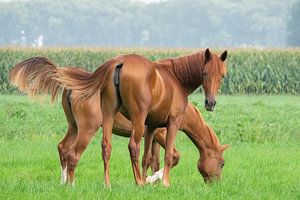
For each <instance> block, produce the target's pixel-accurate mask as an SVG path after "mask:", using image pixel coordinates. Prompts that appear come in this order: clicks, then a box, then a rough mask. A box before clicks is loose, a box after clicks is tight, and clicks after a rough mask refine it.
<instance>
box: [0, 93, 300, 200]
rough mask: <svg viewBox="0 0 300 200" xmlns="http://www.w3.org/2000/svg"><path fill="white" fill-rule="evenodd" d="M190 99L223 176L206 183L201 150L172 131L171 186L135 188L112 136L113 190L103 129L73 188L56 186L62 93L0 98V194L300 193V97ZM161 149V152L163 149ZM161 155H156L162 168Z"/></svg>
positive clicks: (119, 142) (122, 148) (119, 141)
mask: <svg viewBox="0 0 300 200" xmlns="http://www.w3.org/2000/svg"><path fill="white" fill-rule="evenodd" d="M190 100H191V101H192V102H193V103H194V104H195V105H196V106H197V107H198V108H199V109H200V111H201V113H202V115H203V116H204V118H205V120H206V122H207V123H208V124H210V125H211V126H212V127H213V129H214V130H215V132H216V134H217V135H218V137H219V140H220V142H221V143H229V144H231V147H230V149H229V150H227V151H226V152H225V167H224V170H223V180H222V181H221V182H219V183H215V184H211V185H205V184H204V181H203V179H202V177H201V176H200V174H199V172H198V169H197V160H198V157H199V153H198V151H197V149H196V148H195V147H194V145H193V144H192V142H191V141H190V140H189V139H188V138H187V137H186V136H185V135H184V134H183V133H178V134H177V140H176V146H177V149H178V150H179V151H180V153H181V159H180V161H179V164H178V166H176V167H175V168H174V169H173V170H171V187H170V188H164V187H163V186H162V185H161V184H156V185H146V186H144V187H138V186H136V185H135V183H134V180H133V174H132V169H131V165H130V158H129V152H128V148H127V144H128V138H121V137H118V136H113V150H112V157H111V164H110V168H111V171H110V174H111V182H112V187H111V189H105V188H104V187H103V162H102V159H101V145H100V141H101V132H100V131H99V132H98V134H97V136H96V137H95V138H94V139H93V140H92V142H91V144H90V145H89V147H88V148H87V150H86V151H85V152H84V154H83V156H82V158H81V160H80V162H79V165H78V167H77V171H76V184H75V187H71V186H62V185H60V165H59V159H58V153H57V149H56V145H57V143H58V142H59V141H60V139H61V138H62V137H63V136H64V134H65V131H66V122H65V117H64V114H63V110H62V107H61V105H60V99H59V100H58V101H57V102H56V103H55V104H54V105H53V106H50V105H49V101H48V100H41V99H35V100H32V99H30V98H28V97H27V96H16V95H1V97H0V128H1V129H0V199H100V198H104V199H158V198H159V199H299V198H300V167H299V166H300V145H299V141H300V118H299V116H300V97H299V96H289V95H282V96H251V95H250V96H246V95H242V96H226V95H221V96H219V97H218V99H217V100H218V104H217V106H216V110H215V112H213V113H209V112H206V111H205V109H204V103H203V101H204V97H203V96H202V95H200V94H198V93H196V94H193V95H191V96H190ZM161 155H163V151H161ZM162 165H163V157H161V166H162Z"/></svg>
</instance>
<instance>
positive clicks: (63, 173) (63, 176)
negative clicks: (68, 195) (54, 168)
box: [60, 167, 68, 184]
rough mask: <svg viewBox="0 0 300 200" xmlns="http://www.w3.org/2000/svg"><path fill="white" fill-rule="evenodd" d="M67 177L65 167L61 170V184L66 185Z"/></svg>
mask: <svg viewBox="0 0 300 200" xmlns="http://www.w3.org/2000/svg"><path fill="white" fill-rule="evenodd" d="M67 177H68V169H67V167H66V168H65V169H63V168H61V180H60V182H61V184H65V183H67Z"/></svg>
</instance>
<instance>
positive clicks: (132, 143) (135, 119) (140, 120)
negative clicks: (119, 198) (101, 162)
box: [128, 112, 146, 185]
mask: <svg viewBox="0 0 300 200" xmlns="http://www.w3.org/2000/svg"><path fill="white" fill-rule="evenodd" d="M141 113H142V112H137V114H135V115H133V116H132V117H131V119H132V131H131V136H130V140H129V144H128V149H129V153H130V158H131V165H132V170H133V175H134V178H135V182H136V184H137V185H143V184H144V181H143V179H142V176H141V171H140V166H139V156H140V144H141V140H142V137H143V134H144V123H145V119H146V115H143V114H141Z"/></svg>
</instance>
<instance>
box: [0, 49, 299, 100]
mask: <svg viewBox="0 0 300 200" xmlns="http://www.w3.org/2000/svg"><path fill="white" fill-rule="evenodd" d="M195 51H197V50H195V49H97V48H94V49H93V48H89V49H85V48H83V49H82V48H81V49H66V48H48V49H47V48H46V49H28V48H2V49H0V58H2V59H1V60H0V93H12V92H15V91H16V89H15V88H12V87H11V86H10V85H9V83H8V81H7V76H8V73H9V69H10V68H12V67H13V66H14V65H15V64H17V63H19V62H21V61H23V60H25V59H27V58H29V57H32V56H46V57H49V58H50V59H52V60H53V61H54V62H55V63H57V64H58V65H59V66H70V65H71V66H77V67H85V68H87V69H89V70H91V71H93V70H95V69H96V68H97V67H98V66H100V64H101V63H103V62H104V61H106V60H107V59H110V58H112V57H115V56H117V55H120V54H125V53H138V54H141V55H144V56H146V57H147V58H149V59H151V60H159V59H163V58H167V57H176V56H180V55H186V54H190V53H192V52H195ZM218 52H219V53H221V51H218ZM227 63H228V70H229V72H228V75H227V76H226V77H225V79H224V80H223V84H222V88H221V92H222V93H223V94H300V81H299V80H300V67H299V63H300V50H299V49H282V50H276V49H263V50H257V49H230V50H229V58H228V61H227Z"/></svg>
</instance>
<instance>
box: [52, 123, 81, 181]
mask: <svg viewBox="0 0 300 200" xmlns="http://www.w3.org/2000/svg"><path fill="white" fill-rule="evenodd" d="M76 133H77V127H76V125H74V124H69V125H68V131H67V134H66V135H65V137H64V138H63V139H62V141H61V142H60V143H59V144H58V145H57V150H58V154H59V159H60V165H61V184H65V183H66V182H67V163H68V155H67V154H68V151H69V149H70V146H71V145H72V143H73V142H74V140H75V138H76Z"/></svg>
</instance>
